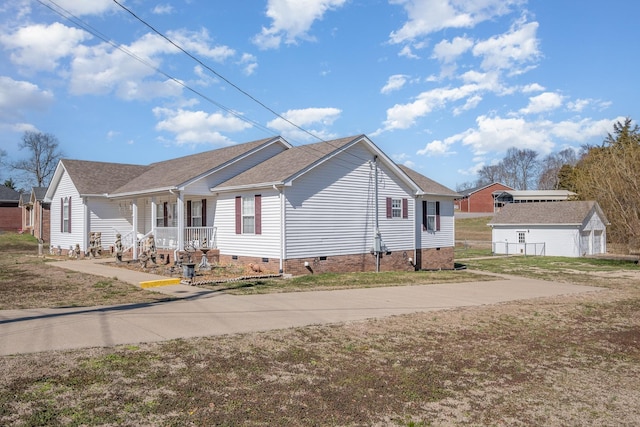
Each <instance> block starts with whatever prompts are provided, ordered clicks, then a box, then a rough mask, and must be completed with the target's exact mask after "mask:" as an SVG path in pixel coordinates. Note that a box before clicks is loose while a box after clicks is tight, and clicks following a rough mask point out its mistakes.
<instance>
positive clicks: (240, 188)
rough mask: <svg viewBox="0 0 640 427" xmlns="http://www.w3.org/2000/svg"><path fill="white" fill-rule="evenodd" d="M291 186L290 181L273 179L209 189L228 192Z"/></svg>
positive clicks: (215, 191) (213, 191) (216, 191)
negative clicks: (272, 180)
mask: <svg viewBox="0 0 640 427" xmlns="http://www.w3.org/2000/svg"><path fill="white" fill-rule="evenodd" d="M289 186H291V182H290V181H289V182H282V181H274V182H261V183H256V184H245V185H235V186H230V187H211V188H210V189H209V191H211V192H212V193H229V192H233V191H247V190H253V189H263V188H273V187H276V188H282V187H289Z"/></svg>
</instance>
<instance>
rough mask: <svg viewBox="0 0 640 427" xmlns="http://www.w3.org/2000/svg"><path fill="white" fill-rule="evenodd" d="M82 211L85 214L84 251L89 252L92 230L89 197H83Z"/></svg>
mask: <svg viewBox="0 0 640 427" xmlns="http://www.w3.org/2000/svg"><path fill="white" fill-rule="evenodd" d="M82 210H83V211H82V213H83V216H84V233H83V237H82V246H83V248H82V251H83V252H84V253H87V252H88V251H89V233H90V232H91V212H90V211H89V200H88V197H84V198H83V199H82Z"/></svg>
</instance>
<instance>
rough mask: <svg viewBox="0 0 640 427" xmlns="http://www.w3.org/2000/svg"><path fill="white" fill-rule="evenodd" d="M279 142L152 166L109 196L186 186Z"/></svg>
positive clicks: (235, 147)
mask: <svg viewBox="0 0 640 427" xmlns="http://www.w3.org/2000/svg"><path fill="white" fill-rule="evenodd" d="M276 139H278V137H275V138H265V139H260V140H257V141H252V142H247V143H244V144H237V145H231V146H229V147H224V148H219V149H216V150H210V151H206V152H203V153H197V154H191V155H189V156H184V157H179V158H177V159H171V160H165V161H163V162H158V163H152V164H151V165H149V167H148V169H147V170H146V171H144V173H142V174H140V175H139V176H138V177H136V179H135V180H132V181H130V182H127V183H126V184H123V185H122V186H121V187H119V188H115V189H114V191H112V193H114V194H122V193H125V194H126V193H136V192H141V191H145V190H153V189H160V188H170V187H175V186H179V185H181V184H184V183H186V182H187V181H189V180H191V179H192V178H194V177H198V176H200V175H202V174H205V173H206V172H208V171H210V170H212V169H215V168H217V167H219V166H221V165H223V164H224V163H227V162H229V161H231V160H233V159H235V158H237V157H239V156H242V155H243V154H245V153H247V152H249V151H251V150H254V149H256V148H258V147H260V146H261V145H264V144H266V143H268V142H270V141H274V140H276Z"/></svg>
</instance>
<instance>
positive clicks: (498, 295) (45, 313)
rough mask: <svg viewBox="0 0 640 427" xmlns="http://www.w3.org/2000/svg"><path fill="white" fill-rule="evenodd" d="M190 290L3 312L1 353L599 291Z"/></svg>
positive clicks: (522, 282)
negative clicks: (131, 300) (138, 299)
mask: <svg viewBox="0 0 640 427" xmlns="http://www.w3.org/2000/svg"><path fill="white" fill-rule="evenodd" d="M174 286H184V285H174ZM171 287H172V286H166V287H162V288H171ZM185 288H190V289H188V290H186V291H185V292H187V293H188V294H189V295H188V297H189V298H188V299H182V300H174V301H165V302H158V303H146V304H132V305H121V306H112V307H89V308H73V309H40V310H5V311H0V355H8V354H17V353H30V352H39V351H48V350H65V349H76V348H83V347H104V346H114V345H119V344H138V343H144V342H154V341H163V340H169V339H176V338H191V337H204V336H214V335H224V334H235V333H248V332H257V331H266V330H271V329H283V328H291V327H298V326H307V325H314V324H328V323H341V322H349V321H358V320H364V319H370V318H380V317H385V316H392V315H399V314H407V313H415V312H425V311H435V310H443V309H450V308H456V307H468V306H477V305H486V304H496V303H500V302H506V301H514V300H522V299H530V298H538V297H549V296H556V295H565V294H575V293H583V292H594V291H598V290H599V289H600V288H595V287H590V286H578V285H571V284H566V283H554V282H546V281H541V280H533V279H523V278H513V279H503V280H496V281H490V282H469V283H458V284H437V285H423V286H395V287H384V288H367V289H348V290H336V291H316V292H294V293H278V294H266V295H244V296H233V295H227V294H224V293H218V292H211V291H203V290H201V289H198V288H194V287H189V286H185ZM180 289H182V288H179V289H174V292H179V290H180Z"/></svg>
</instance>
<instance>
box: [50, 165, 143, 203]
mask: <svg viewBox="0 0 640 427" xmlns="http://www.w3.org/2000/svg"><path fill="white" fill-rule="evenodd" d="M62 165H63V166H64V168H65V169H66V170H67V173H68V174H69V177H70V178H71V181H73V184H74V185H75V186H76V188H77V189H78V192H79V193H80V194H82V195H84V194H106V193H110V192H112V191H114V190H115V189H116V188H118V187H120V186H122V185H125V184H126V183H127V182H129V181H132V180H135V179H136V177H138V176H140V174H142V173H143V172H144V171H145V170H147V169H148V168H149V166H140V165H127V164H122V163H105V162H92V161H87V160H70V159H63V160H62Z"/></svg>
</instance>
